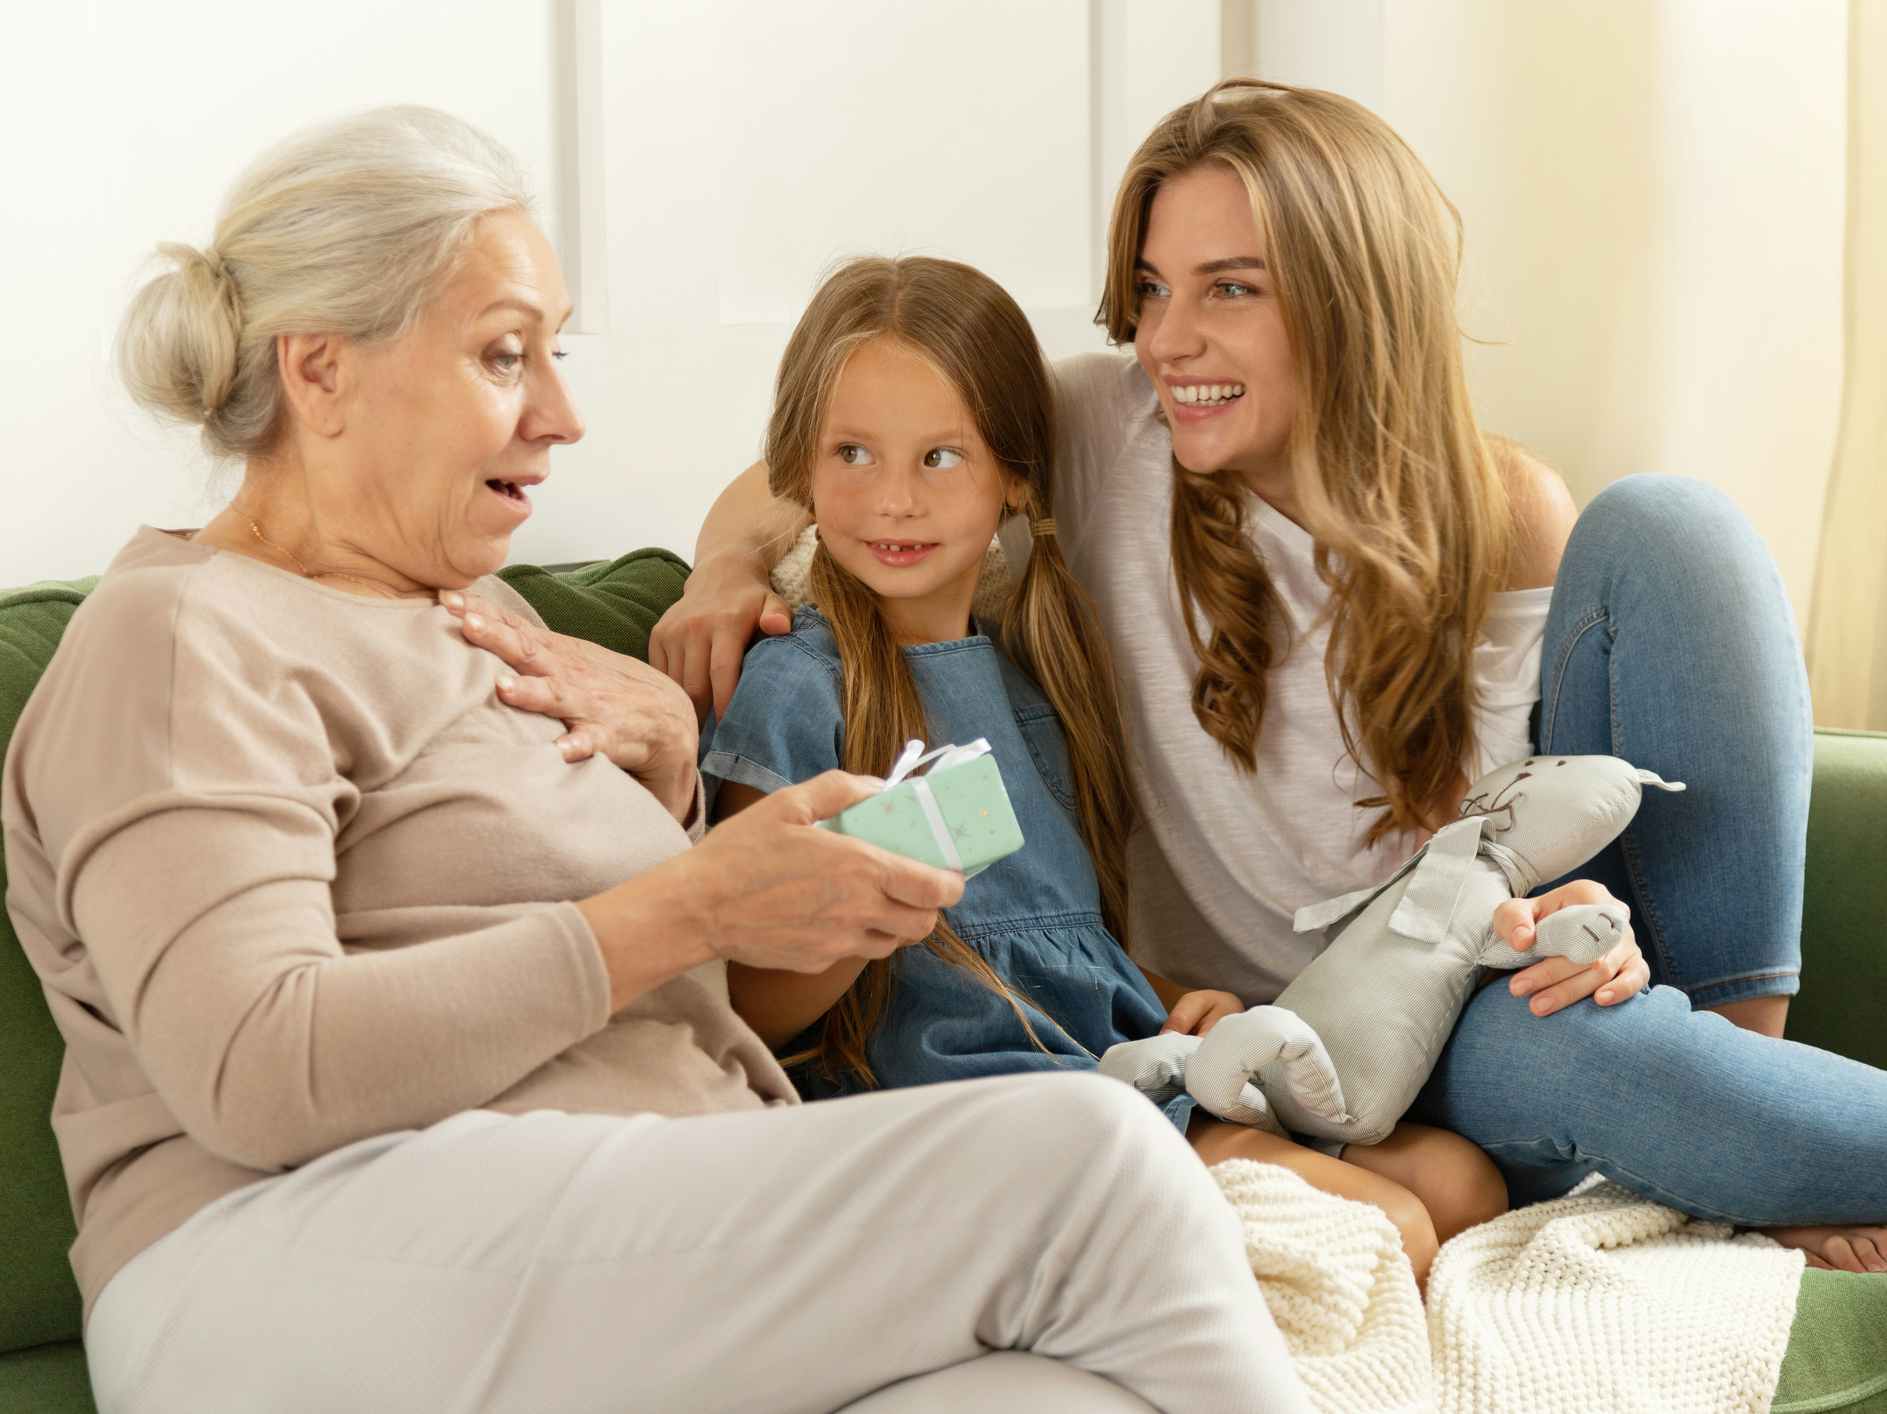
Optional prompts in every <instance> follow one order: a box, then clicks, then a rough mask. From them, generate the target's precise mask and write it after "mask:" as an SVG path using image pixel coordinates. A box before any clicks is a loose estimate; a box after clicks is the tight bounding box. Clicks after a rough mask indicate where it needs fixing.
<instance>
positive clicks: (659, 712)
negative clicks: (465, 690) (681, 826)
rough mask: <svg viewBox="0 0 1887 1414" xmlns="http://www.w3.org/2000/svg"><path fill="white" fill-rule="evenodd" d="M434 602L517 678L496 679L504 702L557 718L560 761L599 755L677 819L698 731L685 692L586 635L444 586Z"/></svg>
mask: <svg viewBox="0 0 1887 1414" xmlns="http://www.w3.org/2000/svg"><path fill="white" fill-rule="evenodd" d="M439 602H440V603H441V604H443V605H444V606H445V607H446V609H447V610H448V611H450V612H451V613H452V614H454V615H456V616H457V617H458V620H459V630H460V632H461V633H463V634H464V635H465V641H466V642H467V643H470V644H472V645H473V646H474V647H477V648H483V649H486V650H487V651H488V652H491V653H494V654H496V655H497V656H498V657H499V658H500V659H502V660H503V661H504V662H505V664H506V665H507V666H509V667H510V668H512V669H513V670H514V671H515V672H516V673H517V674H518V675H517V676H516V677H514V678H500V679H499V680H498V695H499V697H500V698H501V699H503V701H504V702H505V703H507V704H508V705H509V706H512V707H517V708H521V709H522V710H524V711H526V712H541V713H543V714H544V715H545V716H547V717H555V718H557V719H558V720H559V721H561V722H562V723H563V724H564V726H565V727H566V728H568V730H567V731H566V732H565V733H564V734H563V735H562V736H561V737H559V738H558V739H557V746H558V749H559V750H561V751H562V752H563V756H564V760H566V761H582V760H584V759H586V758H587V757H589V756H592V755H594V754H596V753H599V752H600V753H601V754H602V755H604V756H605V757H607V758H608V759H609V760H610V761H612V762H614V763H615V764H616V765H617V766H619V767H621V768H622V769H623V770H625V771H627V772H628V773H629V774H630V775H632V776H634V777H635V778H636V779H637V780H638V781H640V782H642V784H643V785H645V786H647V787H648V789H649V791H650V793H651V794H653V795H654V796H655V798H656V799H657V800H659V801H661V802H662V804H663V805H664V806H666V807H667V808H668V810H669V812H670V813H671V814H673V815H674V816H675V818H676V819H678V820H679V819H684V818H685V817H686V815H687V813H688V810H689V809H690V807H691V806H692V805H693V804H694V798H695V747H696V744H697V743H698V741H699V728H698V727H697V725H696V723H695V717H694V712H693V710H692V709H691V707H690V705H689V702H688V699H687V696H686V695H685V694H684V693H683V692H682V691H681V690H680V688H678V687H677V686H676V685H675V684H674V683H673V682H671V681H670V680H669V679H668V678H667V677H665V676H663V675H662V674H661V673H659V672H657V671H656V670H655V669H653V668H651V667H650V666H649V665H648V664H646V663H641V662H638V661H637V660H636V659H634V658H628V657H624V656H623V655H622V654H620V653H612V652H610V650H609V649H607V648H604V647H602V646H601V645H600V644H595V643H591V642H590V641H589V640H588V639H584V638H573V637H571V636H570V635H569V634H563V633H553V632H551V631H550V630H549V629H547V628H544V627H542V626H541V625H538V624H535V623H533V622H531V621H530V620H529V619H527V618H525V617H524V616H523V615H521V614H513V613H508V612H506V611H505V610H503V609H500V608H498V607H497V606H496V605H494V604H492V603H490V602H488V601H486V600H484V599H481V598H479V597H478V596H477V595H476V594H464V593H461V592H460V591H458V590H447V591H446V592H444V593H442V594H441V595H440V596H439Z"/></svg>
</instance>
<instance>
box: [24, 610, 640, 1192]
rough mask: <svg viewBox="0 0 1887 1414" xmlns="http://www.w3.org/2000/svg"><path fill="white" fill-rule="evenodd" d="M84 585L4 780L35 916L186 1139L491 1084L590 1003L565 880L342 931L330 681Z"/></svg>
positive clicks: (398, 1107)
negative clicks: (368, 936)
mask: <svg viewBox="0 0 1887 1414" xmlns="http://www.w3.org/2000/svg"><path fill="white" fill-rule="evenodd" d="M87 607H88V609H90V610H92V612H91V613H90V614H88V615H87V616H86V619H85V621H84V622H83V623H82V624H81V623H76V622H75V624H74V626H73V627H74V630H75V632H74V633H72V634H70V635H69V641H68V643H67V644H66V645H65V646H64V647H62V650H61V656H62V658H63V659H64V661H63V662H61V663H58V664H56V665H55V668H56V671H55V672H54V673H52V674H49V677H51V678H53V679H54V681H52V682H51V683H50V684H49V685H50V686H51V687H52V689H53V691H52V692H51V693H50V694H48V696H47V699H46V700H45V701H41V702H36V703H35V704H34V706H35V708H38V709H40V710H38V711H36V712H34V713H33V716H34V717H35V718H36V720H34V721H33V722H32V723H31V727H32V730H33V731H34V732H35V735H36V737H37V738H38V739H37V741H36V743H35V746H34V750H33V751H32V753H31V758H30V763H29V769H30V771H31V776H30V777H29V780H28V789H29V791H30V792H31V797H32V800H33V804H34V808H35V813H36V815H37V817H38V821H37V823H38V832H39V837H40V839H41V841H42V844H43V846H44V848H45V850H46V853H47V856H48V858H49V860H50V861H51V864H52V866H53V874H54V883H55V911H56V915H57V920H56V921H57V925H58V928H59V931H60V932H62V933H64V934H65V935H66V936H68V937H71V938H74V939H77V940H80V943H81V945H82V947H83V949H84V951H85V954H86V955H87V957H88V958H89V960H90V962H91V964H92V966H93V968H94V969H95V971H96V974H97V977H98V979H99V986H100V989H101V991H102V994H103V998H104V1000H105V1002H106V1004H107V1006H108V1008H109V1012H110V1016H109V1017H108V1018H107V1020H109V1021H110V1022H111V1023H112V1024H113V1025H115V1026H116V1027H117V1028H118V1029H119V1030H120V1031H121V1032H122V1033H123V1034H124V1035H125V1037H126V1039H127V1040H128V1042H129V1043H130V1045H131V1047H132V1050H133V1053H134V1055H135V1056H136V1058H137V1061H138V1063H139V1065H140V1067H141V1068H142V1069H143V1071H144V1073H145V1076H146V1078H147V1079H148V1080H149V1082H150V1083H151V1085H152V1086H153V1088H154V1089H155V1090H156V1092H157V1094H158V1095H159V1097H160V1098H161V1099H162V1100H163V1101H164V1103H165V1105H166V1106H167V1107H168V1108H169V1109H170V1111H171V1112H172V1113H173V1114H174V1115H175V1116H176V1118H177V1120H178V1122H179V1123H180V1124H181V1125H182V1126H183V1128H184V1129H185V1131H186V1132H187V1133H188V1134H189V1135H190V1136H191V1137H192V1138H193V1139H195V1140H196V1141H197V1142H198V1143H200V1144H202V1145H203V1146H204V1147H205V1148H206V1149H208V1150H210V1151H211V1152H212V1153H214V1154H216V1155H218V1156H219V1157H222V1158H225V1159H228V1160H231V1161H233V1162H236V1163H240V1164H244V1165H247V1166H249V1167H253V1168H262V1169H270V1168H279V1167H284V1166H288V1165H293V1164H297V1163H301V1162H304V1161H306V1160H308V1159H310V1158H313V1157H315V1156H317V1155H319V1154H322V1153H325V1152H327V1151H328V1150H331V1149H333V1148H336V1147H338V1146H340V1145H342V1144H346V1143H348V1142H351V1141H353V1140H355V1139H359V1138H363V1137H366V1136H368V1135H371V1134H376V1133H383V1132H385V1131H388V1130H391V1129H399V1128H407V1127H415V1126H419V1125H423V1124H428V1123H431V1122H433V1121H436V1120H438V1119H440V1118H443V1117H445V1116H446V1115H449V1114H452V1113H454V1112H456V1111H458V1110H461V1109H464V1108H467V1107H470V1106H475V1105H478V1104H480V1103H483V1102H485V1101H487V1100H490V1099H492V1098H493V1097H495V1096H497V1095H498V1094H500V1093H501V1092H502V1091H504V1090H505V1089H507V1088H508V1087H509V1086H511V1085H512V1084H514V1083H515V1082H516V1081H518V1080H519V1079H521V1078H523V1077H524V1076H525V1075H527V1074H528V1073H529V1072H531V1071H532V1070H534V1069H536V1068H537V1067H538V1066H539V1065H542V1064H543V1063H544V1062H545V1061H547V1060H549V1059H550V1058H552V1057H553V1056H555V1055H557V1054H558V1053H560V1052H561V1051H563V1050H565V1049H566V1048H568V1047H569V1046H571V1045H572V1044H574V1043H575V1042H577V1041H579V1040H581V1039H583V1038H584V1037H585V1036H587V1035H589V1034H591V1033H593V1032H595V1031H596V1030H598V1029H600V1028H601V1027H602V1026H603V1025H604V1024H605V1023H606V1022H607V1020H608V1009H609V1006H608V997H609V991H608V982H607V978H606V975H605V973H604V969H603V963H602V958H601V955H600V952H599V950H598V948H597V945H596V942H595V939H594V937H593V936H592V935H591V933H590V930H589V928H588V926H587V924H586V923H585V922H584V920H583V917H582V915H581V914H580V913H579V912H578V911H577V909H576V908H575V907H574V906H573V905H571V904H568V903H562V904H543V905H522V906H515V907H509V908H498V909H484V908H475V907H466V908H463V909H456V910H450V912H451V913H452V914H453V915H455V916H454V917H453V918H452V923H453V925H454V926H451V927H449V928H448V929H447V930H446V936H444V937H438V936H437V935H436V934H435V936H434V939H433V940H432V941H428V942H427V943H426V944H425V945H423V946H409V947H394V948H385V949H364V950H362V951H358V952H353V953H349V952H347V951H345V950H344V949H343V946H342V940H341V938H340V937H339V936H338V931H337V922H336V917H335V913H334V908H333V902H332V895H331V892H330V888H331V885H332V884H333V882H334V879H335V877H336V868H337V864H336V843H335V842H336V838H337V835H338V832H339V828H340V823H341V819H342V817H343V816H344V814H345V813H346V812H347V811H348V810H349V809H350V808H351V804H352V800H353V799H354V791H353V787H352V786H351V784H350V783H349V782H348V781H347V780H346V779H345V778H344V775H343V772H342V769H341V764H340V761H339V760H338V759H337V758H338V757H341V756H344V755H345V752H346V746H345V742H344V740H342V739H341V738H340V737H338V736H336V735H335V734H334V726H335V723H334V713H333V711H332V702H333V698H334V695H335V690H334V686H333V684H331V683H324V682H322V681H320V680H318V679H309V678H308V677H307V676H306V675H299V674H296V673H293V672H284V671H281V670H280V669H279V665H278V664H277V663H276V660H275V659H274V658H273V657H272V655H270V654H269V653H268V652H267V649H266V646H265V645H257V644H254V643H244V642H242V641H241V632H240V628H239V625H236V624H235V623H234V622H233V621H231V622H218V623H216V624H215V625H214V628H215V630H216V631H214V632H204V633H191V632H187V631H184V630H182V629H180V628H179V626H178V625H179V622H180V620H181V619H182V618H183V617H184V616H183V615H182V614H181V612H180V606H179V605H178V604H176V603H171V604H168V605H157V606H153V605H151V604H150V603H148V602H145V603H139V602H137V599H136V596H135V595H134V594H132V593H129V592H121V593H118V594H109V593H106V594H102V595H101V596H100V602H97V603H95V604H91V605H88V606H87ZM154 607H155V608H156V609H157V610H159V612H157V613H155V614H154V613H153V612H152V610H153V608H154ZM258 663H259V664H261V666H259V667H258V666H257V665H258ZM445 847H446V846H444V845H442V848H445Z"/></svg>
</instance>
